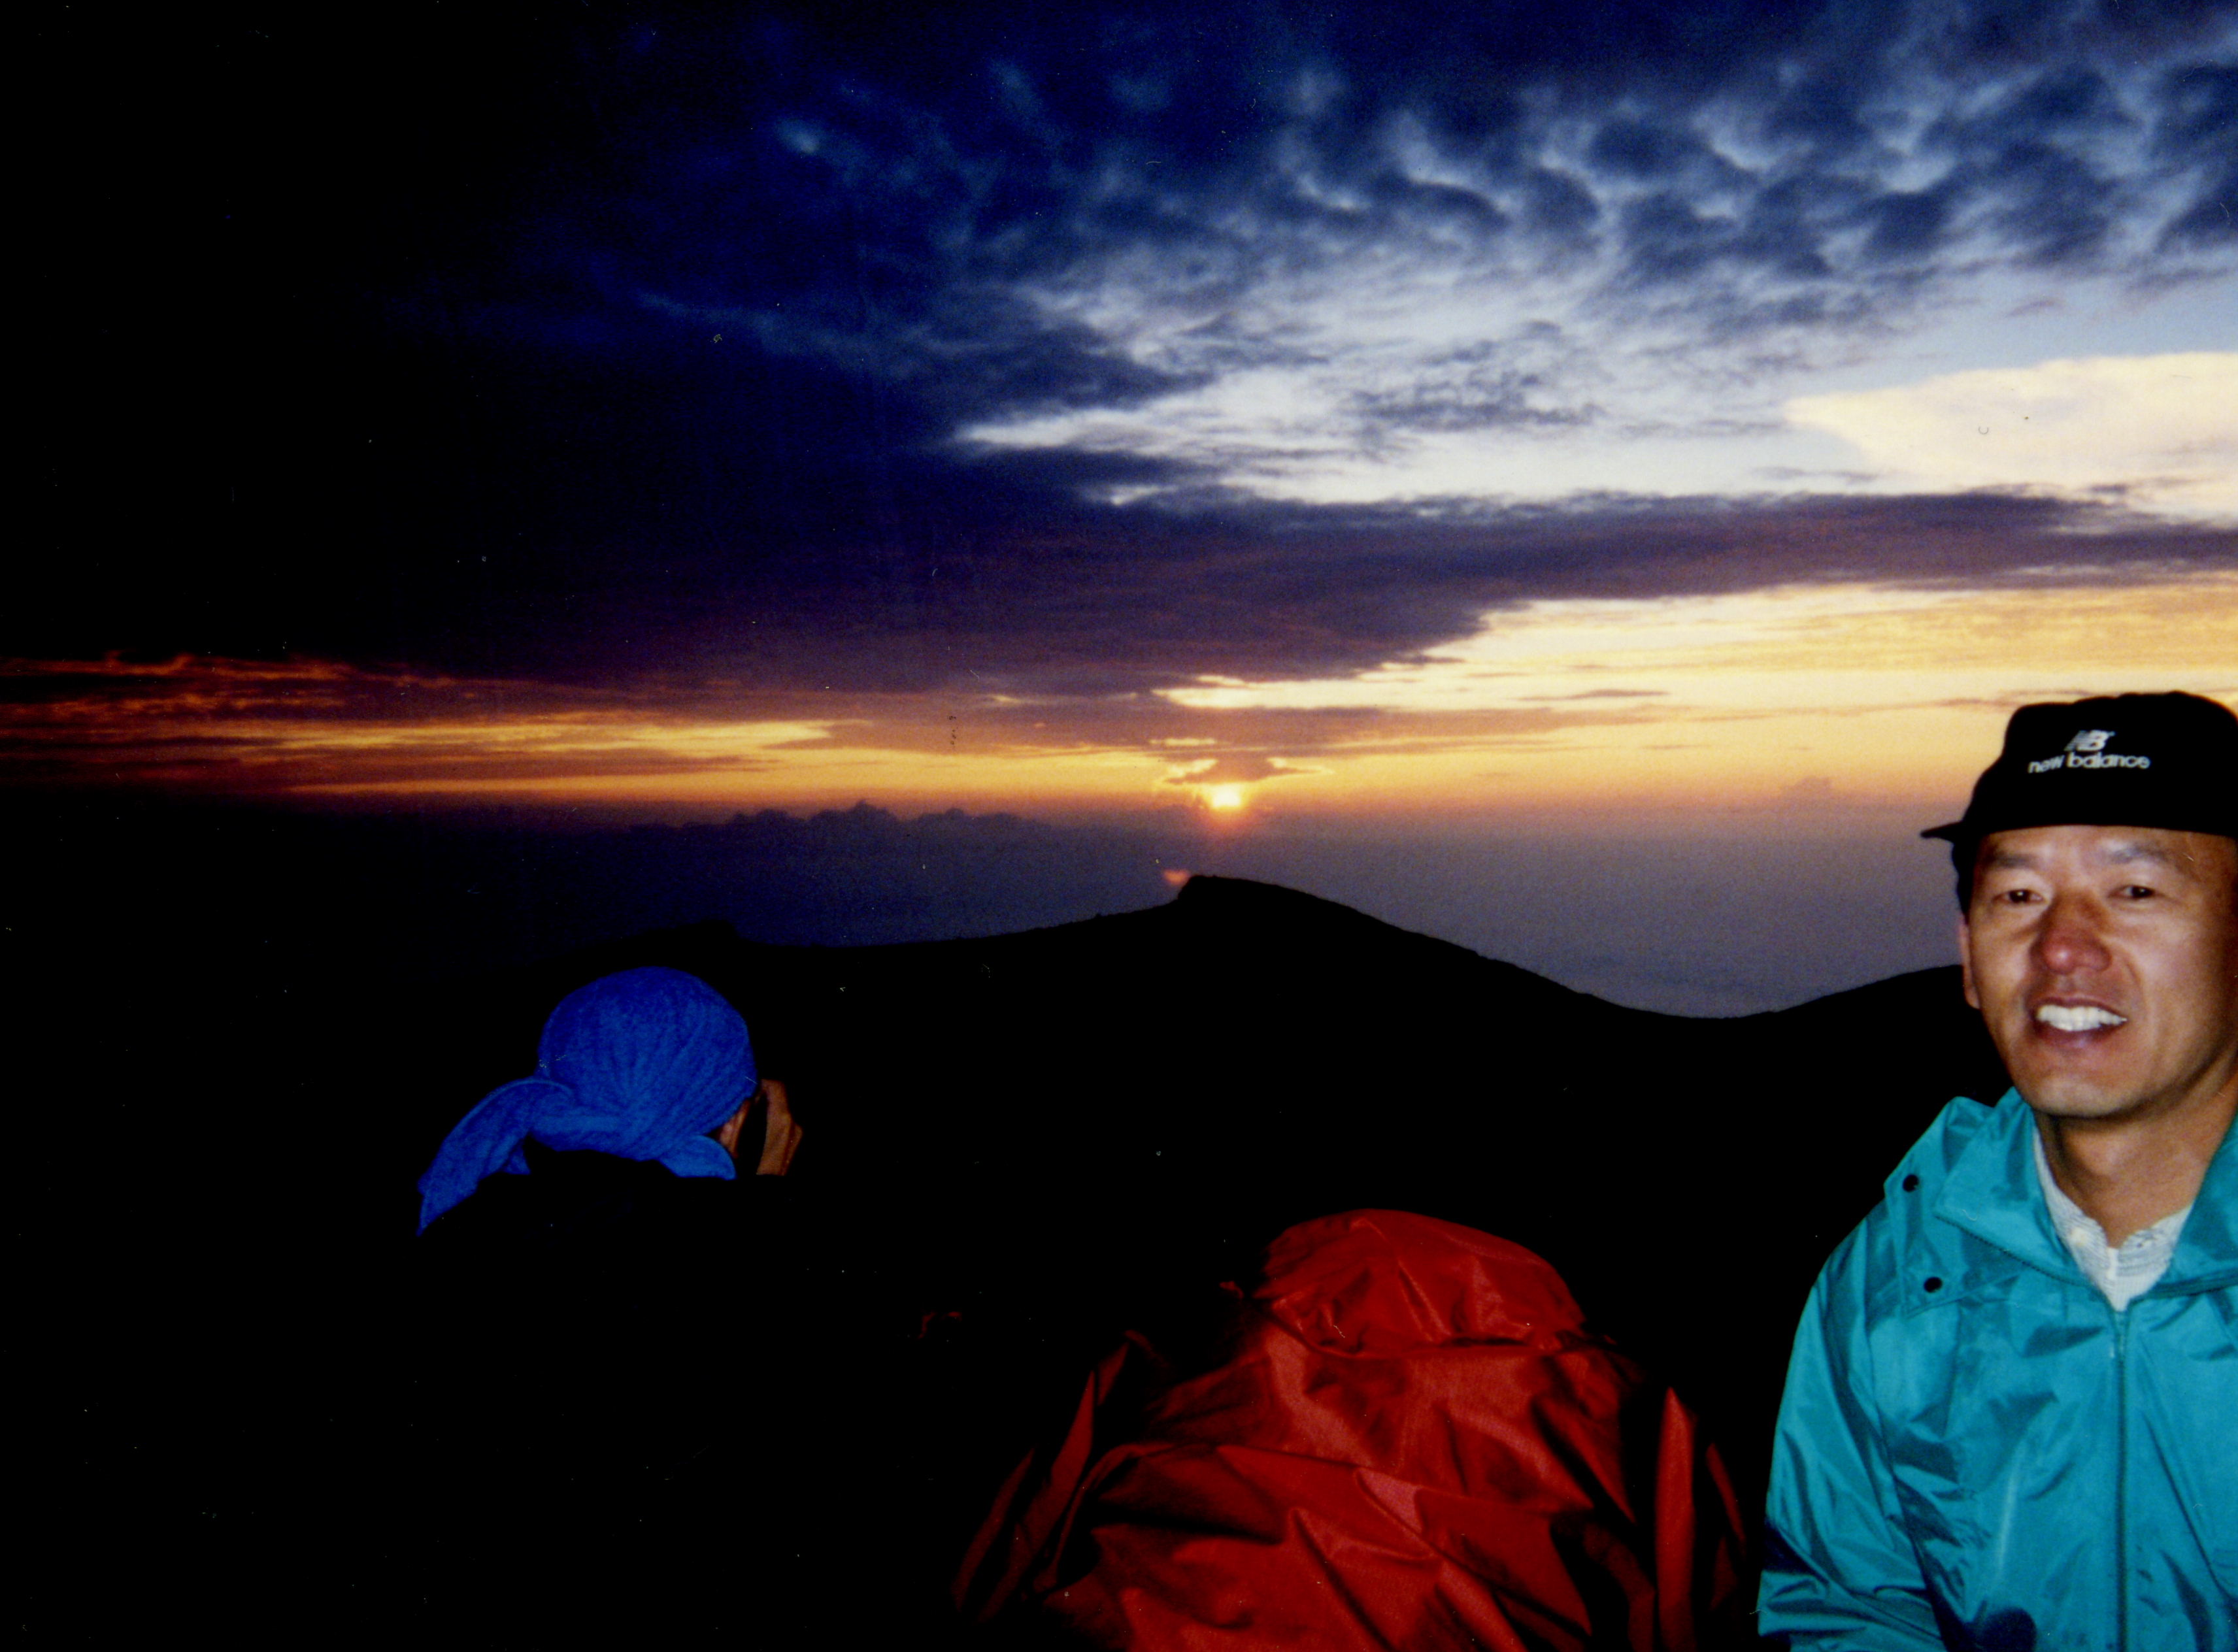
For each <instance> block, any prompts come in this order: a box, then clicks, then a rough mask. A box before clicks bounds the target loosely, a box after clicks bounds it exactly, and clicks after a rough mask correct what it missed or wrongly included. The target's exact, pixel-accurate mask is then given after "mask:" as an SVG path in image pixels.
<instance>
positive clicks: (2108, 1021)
mask: <svg viewBox="0 0 2238 1652" xmlns="http://www.w3.org/2000/svg"><path fill="white" fill-rule="evenodd" d="M2036 1020H2038V1021H2042V1022H2043V1023H2044V1024H2045V1025H2046V1026H2048V1027H2056V1028H2059V1030H2060V1031H2061V1032H2063V1033H2087V1032H2089V1031H2090V1029H2091V1028H2095V1027H2119V1026H2121V1025H2122V1023H2123V1022H2124V1021H2128V1020H2129V1017H2128V1016H2126V1015H2116V1014H2115V1013H2114V1012H2113V1011H2112V1010H2110V1009H2101V1008H2098V1006H2097V1005H2096V1004H2038V1005H2037V1006H2036Z"/></svg>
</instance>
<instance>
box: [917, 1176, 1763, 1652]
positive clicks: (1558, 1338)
mask: <svg viewBox="0 0 2238 1652" xmlns="http://www.w3.org/2000/svg"><path fill="white" fill-rule="evenodd" d="M1226 1350H1227V1351H1226V1353H1225V1355H1224V1357H1223V1358H1222V1359H1221V1360H1220V1362H1219V1363H1218V1364H1217V1365H1215V1366H1214V1367H1213V1368H1212V1369H1211V1370H1209V1371H1204V1372H1203V1373H1202V1374H1200V1375H1194V1376H1188V1377H1179V1376H1176V1375H1175V1373H1173V1372H1171V1371H1168V1370H1166V1369H1164V1368H1163V1366H1162V1362H1160V1361H1159V1360H1158V1358H1157V1356H1156V1355H1155V1352H1153V1351H1151V1350H1150V1349H1149V1345H1147V1344H1146V1343H1143V1342H1142V1340H1141V1339H1140V1338H1129V1341H1128V1343H1126V1344H1125V1345H1122V1347H1121V1348H1120V1349H1119V1350H1118V1351H1116V1352H1115V1353H1114V1354H1112V1355H1111V1356H1110V1357H1109V1358H1107V1359H1105V1360H1104V1361H1103V1363H1102V1365H1099V1366H1098V1367H1097V1368H1096V1371H1095V1372H1094V1373H1093V1374H1092V1375H1091V1377H1090V1378H1089V1382H1088V1384H1087V1387H1086V1389H1085V1390H1084V1391H1083V1394H1082V1397H1081V1403H1080V1406H1079V1409H1078V1411H1076V1415H1075V1417H1074V1419H1073V1423H1072V1425H1071V1427H1070V1429H1069V1431H1067V1433H1066V1435H1065V1437H1064V1438H1063V1441H1062V1442H1061V1443H1059V1444H1056V1446H1055V1447H1054V1448H1053V1449H1050V1450H1046V1451H1043V1452H1042V1453H1037V1454H1036V1456H1035V1457H1031V1458H1029V1459H1028V1460H1027V1461H1026V1462H1025V1463H1023V1464H1020V1466H1019V1468H1018V1470H1017V1471H1016V1473H1015V1474H1013V1475H1012V1477H1011V1478H1010V1483H1008V1484H1006V1485H1005V1486H1004V1488H1003V1491H1002V1493H1001V1494H1000V1496H999V1497H998V1498H997V1503H996V1506H995V1509H994V1510H993V1511H992V1513H991V1514H990V1517H989V1518H988V1520H987V1522H986V1523H985V1525H984V1526H983V1528H982V1529H981V1531H980V1533H979V1535H978V1537H977V1540H976V1541H975V1542H974V1543H973V1544H972V1547H971V1550H970V1554H969V1556H967V1558H966V1560H965V1563H964V1568H963V1575H962V1576H961V1577H960V1578H959V1579H958V1583H957V1599H958V1602H959V1604H961V1605H962V1606H963V1608H964V1609H965V1610H966V1611H967V1613H969V1614H970V1616H973V1617H975V1618H977V1619H979V1620H981V1621H986V1620H988V1619H991V1618H994V1617H996V1616H998V1615H1004V1614H1012V1613H1022V1612H1034V1611H1038V1612H1040V1613H1043V1614H1046V1615H1048V1616H1049V1617H1052V1618H1054V1619H1056V1620H1057V1621H1059V1622H1062V1623H1063V1624H1065V1625H1068V1626H1069V1628H1070V1629H1072V1630H1074V1631H1075V1632H1076V1634H1077V1635H1080V1636H1081V1637H1082V1638H1083V1639H1084V1640H1086V1641H1088V1642H1090V1643H1092V1644H1096V1645H1099V1646H1106V1647H1126V1648H1135V1649H1143V1652H1163V1649H1173V1652H1185V1649H1210V1648H1221V1649H1233V1648H1239V1647H1285V1646H1295V1647H1313V1648H1318V1649H1329V1652H1355V1649H1356V1652H1385V1649H1408V1652H1427V1649H1443V1648H1447V1647H1452V1648H1462V1647H1471V1648H1474V1647H1490V1648H1498V1649H1503V1652H1521V1649H1532V1652H1542V1649H1544V1652H1553V1649H1563V1652H1567V1649H1580V1652H1582V1649H1586V1648H1592V1649H1601V1648H1626V1649H1636V1652H1694V1649H1697V1648H1704V1647H1711V1646H1718V1645H1723V1644H1725V1643H1727V1642H1731V1641H1738V1639H1740V1638H1741V1632H1742V1630H1743V1629H1745V1607H1746V1602H1745V1601H1744V1600H1743V1599H1742V1598H1741V1597H1740V1595H1739V1582H1740V1563H1741V1555H1742V1547H1743V1544H1742V1537H1741V1528H1740V1517H1739V1512H1738V1508H1737V1507H1736V1505H1735V1503H1734V1499H1733V1495H1732V1490H1731V1486H1730V1485H1729V1484H1728V1483H1727V1481H1726V1478H1725V1470H1724V1469H1723V1467H1722V1466H1721V1465H1720V1464H1719V1463H1718V1460H1717V1457H1716V1455H1715V1453H1714V1452H1713V1451H1712V1450H1711V1449H1710V1448H1709V1447H1708V1446H1707V1444H1705V1442H1704V1441H1703V1440H1702V1439H1701V1438H1700V1437H1699V1436H1698V1431H1697V1429H1696V1427H1695V1424H1694V1421H1693V1418H1692V1416H1691V1415H1690V1414H1689V1413H1688V1411H1686V1408H1685V1406H1684V1405H1682V1404H1679V1400H1678V1398H1676V1396H1674V1395H1673V1394H1672V1392H1671V1391H1669V1390H1668V1389H1667V1388H1665V1387H1664V1386H1663V1385H1662V1384H1659V1383H1656V1382H1654V1381H1653V1380H1652V1379H1651V1378H1649V1377H1648V1376H1647V1375H1646V1374H1645V1372H1644V1371H1642V1370H1641V1369H1640V1368H1639V1366H1638V1365H1634V1364H1633V1363H1632V1361H1630V1360H1629V1359H1626V1358H1625V1357H1624V1356H1623V1355H1621V1354H1619V1353H1618V1352H1616V1351H1614V1350H1613V1349H1612V1347H1611V1346H1610V1345H1608V1344H1607V1343H1606V1342H1604V1341H1602V1340H1601V1339H1600V1338H1598V1337H1596V1336H1595V1335H1593V1334H1592V1332H1589V1331H1587V1330H1586V1326H1585V1323H1584V1319H1583V1317H1582V1316H1581V1315H1580V1313H1579V1311H1578V1306H1577V1304H1576V1303H1575V1302H1574V1301H1573V1299H1572V1298H1571V1296H1570V1293H1569V1291H1568V1289H1567V1288H1566V1286H1565V1285H1563V1283H1562V1280H1561V1278H1560V1276H1559V1274H1557V1273H1556V1272H1554V1270H1553V1268H1552V1267H1550V1266H1548V1265H1546V1263H1545V1262H1544V1261H1542V1260H1540V1259H1539V1258H1538V1257H1536V1256H1534V1255H1533V1254H1532V1253H1531V1252H1528V1251H1526V1250H1525V1249H1523V1248H1522V1247H1521V1246H1517V1245H1512V1244H1509V1243H1508V1242H1507V1241H1506V1240H1505V1239H1494V1238H1493V1237H1492V1236H1491V1235H1489V1234H1486V1233H1480V1232H1476V1231H1475V1230H1474V1229H1472V1228H1466V1227H1460V1226H1455V1225H1454V1224H1452V1223H1450V1222H1440V1221H1437V1220H1434V1219H1431V1218H1429V1217H1425V1216H1416V1215H1411V1214H1407V1213H1402V1212H1394V1211H1354V1212H1351V1213H1347V1214H1344V1215H1341V1216H1331V1217H1325V1218H1322V1219H1320V1220H1318V1221H1313V1222H1308V1223H1304V1224H1301V1226H1297V1227H1294V1228H1292V1229H1290V1230H1289V1231H1288V1232H1285V1233H1284V1234H1283V1235H1282V1236H1281V1238H1280V1239H1277V1240H1276V1241H1275V1244H1274V1246H1272V1247H1271V1248H1270V1250H1269V1251H1268V1258H1267V1265H1266V1269H1265V1279H1264V1283H1263V1284H1261V1285H1260V1286H1259V1288H1258V1289H1256V1290H1255V1291H1254V1292H1251V1294H1250V1295H1249V1296H1248V1298H1243V1299H1241V1301H1239V1303H1238V1305H1237V1306H1236V1309H1235V1319H1234V1324H1233V1325H1232V1326H1231V1334H1230V1336H1229V1338H1228V1342H1227V1344H1226Z"/></svg>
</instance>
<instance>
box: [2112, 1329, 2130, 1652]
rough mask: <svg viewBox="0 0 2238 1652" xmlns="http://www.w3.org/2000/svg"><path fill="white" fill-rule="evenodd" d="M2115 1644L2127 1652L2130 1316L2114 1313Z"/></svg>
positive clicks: (2123, 1651)
mask: <svg viewBox="0 0 2238 1652" xmlns="http://www.w3.org/2000/svg"><path fill="white" fill-rule="evenodd" d="M2114 1428H2115V1435H2114V1556H2115V1565H2116V1567H2117V1568H2118V1570H2117V1571H2116V1573H2115V1576H2114V1622H2115V1644H2116V1646H2118V1647H2120V1648H2121V1649H2122V1652H2129V1315H2128V1314H2127V1313H2122V1312H2116V1314H2115V1315H2114Z"/></svg>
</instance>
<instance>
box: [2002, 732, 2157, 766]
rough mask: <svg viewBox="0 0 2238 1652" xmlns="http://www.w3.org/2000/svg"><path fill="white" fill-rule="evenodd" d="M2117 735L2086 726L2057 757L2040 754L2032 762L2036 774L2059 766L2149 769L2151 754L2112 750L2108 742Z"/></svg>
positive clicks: (2151, 762)
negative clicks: (2133, 753) (2132, 753)
mask: <svg viewBox="0 0 2238 1652" xmlns="http://www.w3.org/2000/svg"><path fill="white" fill-rule="evenodd" d="M2113 737H2114V730H2111V729H2083V730H2080V731H2078V732H2077V733H2076V737H2074V738H2073V739H2072V740H2069V742H2068V743H2067V750H2064V751H2063V752H2061V753H2060V754H2059V755H2058V756H2057V757H2039V758H2037V759H2036V761H2035V762H2034V763H2030V764H2029V766H2028V771H2029V773H2030V774H2032V775H2048V774H2049V773H2051V772H2052V771H2053V770H2056V769H2149V768H2151V767H2152V766H2153V760H2152V759H2151V758H2150V757H2142V756H2140V757H2131V756H2129V755H2128V754H2127V753H2123V752H2117V751H2109V750H2106V743H2107V742H2108V741H2109V740H2110V739H2112V738H2113Z"/></svg>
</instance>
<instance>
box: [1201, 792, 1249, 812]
mask: <svg viewBox="0 0 2238 1652" xmlns="http://www.w3.org/2000/svg"><path fill="white" fill-rule="evenodd" d="M1204 804H1205V807H1206V808H1208V809H1220V810H1222V812H1228V811H1230V810H1234V809H1241V808H1242V807H1243V788H1242V787H1241V786H1209V787H1207V788H1206V789H1205V794H1204Z"/></svg>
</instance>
